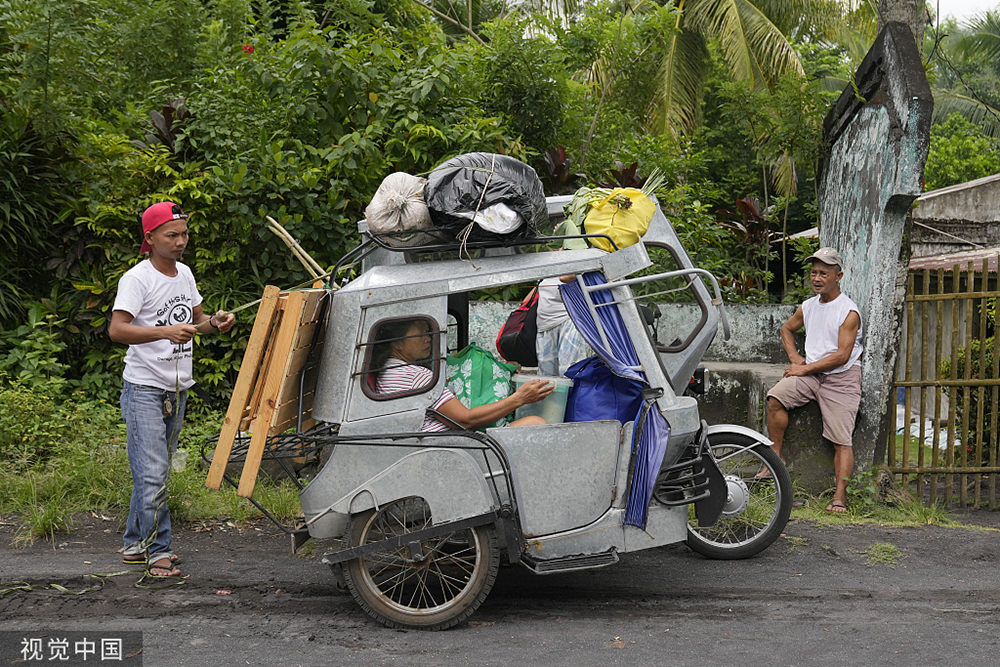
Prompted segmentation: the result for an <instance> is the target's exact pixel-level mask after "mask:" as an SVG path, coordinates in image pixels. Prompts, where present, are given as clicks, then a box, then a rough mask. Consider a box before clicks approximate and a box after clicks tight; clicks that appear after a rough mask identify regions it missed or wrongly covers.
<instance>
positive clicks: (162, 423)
mask: <svg viewBox="0 0 1000 667" xmlns="http://www.w3.org/2000/svg"><path fill="white" fill-rule="evenodd" d="M187 218H188V216H187V214H186V213H184V211H182V210H181V207H180V206H178V205H177V204H174V203H173V202H160V203H159V204H154V205H152V206H150V207H149V208H147V209H146V211H145V213H143V214H142V231H143V240H142V247H141V249H140V252H141V253H149V257H148V259H145V260H143V261H141V262H139V263H138V264H136V265H135V266H134V267H132V268H131V269H129V271H128V272H126V273H125V275H123V276H122V278H121V280H120V281H119V282H118V296H117V297H116V298H115V305H114V310H113V312H112V314H111V325H110V327H109V329H108V333H109V335H110V336H111V340H113V341H115V342H117V343H125V344H127V345H128V346H129V347H128V352H127V353H126V354H125V372H124V373H123V378H124V384H123V388H122V395H121V408H122V418H123V419H124V421H125V427H126V441H127V445H128V459H129V467H130V468H131V469H132V500H131V502H130V504H129V513H128V521H127V523H126V524H125V537H124V540H125V549H124V554H125V555H124V560H125V562H126V563H145V564H146V569H147V572H148V573H149V575H150V576H153V577H175V576H179V575H180V570H179V569H177V563H178V559H177V556H175V555H174V553H173V552H172V551H171V528H170V513H169V512H168V510H167V475H168V473H169V470H170V458H171V456H172V454H173V452H174V451H176V450H177V438H178V436H179V435H180V430H181V426H182V424H183V421H184V407H185V405H186V402H187V389H188V388H189V387H190V386H191V385H193V384H194V380H193V379H192V363H191V360H192V351H193V347H194V346H193V344H192V342H191V341H192V339H193V338H194V336H195V334H197V333H200V334H207V333H212V332H219V331H229V329H230V328H231V327H232V326H233V322H234V320H235V317H234V316H233V314H232V313H226V312H223V311H218V312H216V313H215V314H214V315H212V316H211V317H209V316H208V315H206V314H205V313H204V312H202V308H201V295H200V294H199V293H198V288H197V287H196V286H195V281H194V276H193V275H192V274H191V269H189V268H188V267H187V266H185V265H184V264H182V263H181V262H180V259H181V257H182V256H183V254H184V249H185V248H186V247H187V242H188V229H187Z"/></svg>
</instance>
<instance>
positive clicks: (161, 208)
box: [139, 201, 188, 253]
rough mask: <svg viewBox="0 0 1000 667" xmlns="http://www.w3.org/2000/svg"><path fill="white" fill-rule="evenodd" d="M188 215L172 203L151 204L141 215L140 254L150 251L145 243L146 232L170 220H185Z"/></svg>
mask: <svg viewBox="0 0 1000 667" xmlns="http://www.w3.org/2000/svg"><path fill="white" fill-rule="evenodd" d="M187 218H188V214H187V213H185V212H184V211H182V210H181V207H180V206H178V205H177V204H175V203H173V202H172V201H162V202H160V203H159V204H153V205H152V206H150V207H149V208H147V209H146V211H145V212H144V213H143V214H142V247H141V248H139V252H140V253H144V252H149V251H150V250H152V248H151V247H150V245H149V244H148V243H146V232H151V231H153V230H154V229H156V228H157V227H159V226H160V225H162V224H163V223H165V222H170V221H171V220H187Z"/></svg>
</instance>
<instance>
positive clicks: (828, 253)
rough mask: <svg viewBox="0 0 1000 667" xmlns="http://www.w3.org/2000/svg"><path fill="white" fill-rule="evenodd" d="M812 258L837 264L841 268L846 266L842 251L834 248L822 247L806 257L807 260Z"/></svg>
mask: <svg viewBox="0 0 1000 667" xmlns="http://www.w3.org/2000/svg"><path fill="white" fill-rule="evenodd" d="M811 259H818V260H819V261H821V262H823V263H824V264H831V265H834V264H835V265H837V266H839V267H840V268H844V258H843V257H841V256H840V253H839V252H837V251H836V250H835V249H833V248H820V249H819V250H817V251H816V252H814V253H813V254H811V255H809V256H808V257H806V261H809V260H811Z"/></svg>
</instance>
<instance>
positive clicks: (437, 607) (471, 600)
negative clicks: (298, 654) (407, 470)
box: [344, 498, 500, 630]
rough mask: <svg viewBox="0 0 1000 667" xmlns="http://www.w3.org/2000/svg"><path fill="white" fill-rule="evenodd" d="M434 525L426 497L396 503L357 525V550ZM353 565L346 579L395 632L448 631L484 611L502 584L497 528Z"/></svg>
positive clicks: (444, 538)
mask: <svg viewBox="0 0 1000 667" xmlns="http://www.w3.org/2000/svg"><path fill="white" fill-rule="evenodd" d="M431 525H432V522H431V515H430V507H429V506H428V505H427V503H426V502H425V501H423V500H422V499H420V498H405V499H403V500H397V501H395V502H393V503H390V504H389V505H385V506H383V507H382V508H381V509H378V510H374V509H372V510H368V511H366V512H363V513H361V514H359V515H357V516H355V517H353V518H352V520H351V526H350V529H349V531H350V539H351V545H353V546H361V545H365V544H371V543H372V542H380V541H382V540H386V539H390V538H393V537H397V536H399V535H405V534H407V533H411V532H413V531H417V530H422V529H424V528H429V527H430V526H431ZM419 545H420V552H419V553H417V554H413V553H411V545H409V544H404V545H403V546H400V547H395V548H387V549H385V550H384V551H378V552H375V553H371V554H368V555H366V556H360V557H358V558H355V559H353V560H351V561H348V563H347V567H346V568H344V572H345V575H346V577H345V578H346V579H347V586H348V588H349V589H350V591H351V595H353V596H354V599H355V601H356V602H357V603H358V604H359V605H360V606H361V608H362V609H364V610H365V611H366V612H367V613H368V614H369V615H370V616H372V617H373V618H374V619H376V620H377V621H379V622H381V623H382V624H384V625H386V626H388V627H390V628H414V629H422V630H444V629H445V628H450V627H451V626H453V625H456V624H458V623H461V622H462V621H463V620H465V619H466V618H468V617H469V616H470V615H472V613H473V612H474V611H475V610H476V609H477V608H478V607H479V605H480V604H482V602H483V600H485V599H486V596H487V595H488V594H489V592H490V589H491V588H492V587H493V582H494V581H496V575H497V570H498V569H499V567H500V549H499V547H498V546H497V539H496V532H495V530H494V529H493V527H492V526H477V527H475V528H467V529H464V530H459V531H456V532H454V533H449V534H446V535H443V536H441V537H437V538H433V539H428V540H423V541H421V542H420V543H419Z"/></svg>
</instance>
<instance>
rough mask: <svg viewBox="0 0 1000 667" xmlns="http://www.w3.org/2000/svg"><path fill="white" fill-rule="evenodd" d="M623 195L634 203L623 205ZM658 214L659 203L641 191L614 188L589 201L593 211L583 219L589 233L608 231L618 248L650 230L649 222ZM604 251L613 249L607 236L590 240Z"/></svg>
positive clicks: (633, 242) (628, 244) (623, 246)
mask: <svg viewBox="0 0 1000 667" xmlns="http://www.w3.org/2000/svg"><path fill="white" fill-rule="evenodd" d="M621 197H628V199H629V201H631V202H632V205H631V206H629V207H626V206H622V205H621V204H620V203H619V202H621ZM654 213H656V204H654V203H653V201H652V200H651V199H650V198H649V197H647V196H646V194H645V193H644V192H643V191H642V190H637V189H636V188H615V189H614V190H612V191H611V194H609V195H608V196H607V197H605V198H604V199H600V200H598V201H592V202H590V211H589V212H588V213H587V217H586V219H585V220H584V223H583V224H584V228H585V229H586V230H587V233H588V234H607V235H608V236H610V237H611V239H612V240H613V241H614V242H615V245H617V246H618V247H619V248H625V247H627V246H630V245H635V244H636V243H638V242H639V237H641V236H642V235H643V234H645V233H646V230H647V229H649V221H650V220H652V219H653V214H654ZM589 240H590V242H591V243H592V244H593V245H594V246H595V247H597V248H600V249H601V250H606V251H608V252H611V251H612V250H614V248H613V247H612V246H611V244H610V243H608V240H607V239H601V238H597V239H589Z"/></svg>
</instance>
